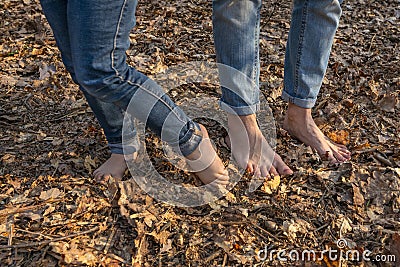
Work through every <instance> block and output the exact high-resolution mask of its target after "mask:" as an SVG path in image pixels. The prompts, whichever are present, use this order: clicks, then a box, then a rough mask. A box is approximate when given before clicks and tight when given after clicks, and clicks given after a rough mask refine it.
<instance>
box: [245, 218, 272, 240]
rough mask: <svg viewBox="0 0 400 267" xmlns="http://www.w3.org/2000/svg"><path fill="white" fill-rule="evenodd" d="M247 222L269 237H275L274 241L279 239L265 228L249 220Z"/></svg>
mask: <svg viewBox="0 0 400 267" xmlns="http://www.w3.org/2000/svg"><path fill="white" fill-rule="evenodd" d="M249 223H250V224H251V225H252V226H254V227H255V228H257V229H258V230H260V231H261V232H263V233H265V234H267V235H268V236H269V237H272V238H273V239H275V240H276V241H279V238H277V237H276V236H275V235H273V234H271V233H270V232H268V231H267V230H265V229H264V228H262V227H260V226H258V225H257V224H255V223H253V222H251V221H249Z"/></svg>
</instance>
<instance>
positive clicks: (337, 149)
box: [213, 0, 350, 176]
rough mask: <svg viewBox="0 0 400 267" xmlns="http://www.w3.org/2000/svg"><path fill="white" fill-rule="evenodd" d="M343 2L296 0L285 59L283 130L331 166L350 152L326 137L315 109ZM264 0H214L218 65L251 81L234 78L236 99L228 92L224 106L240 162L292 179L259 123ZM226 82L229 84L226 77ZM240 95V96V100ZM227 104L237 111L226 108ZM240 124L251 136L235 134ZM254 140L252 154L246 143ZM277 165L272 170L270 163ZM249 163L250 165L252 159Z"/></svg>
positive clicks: (249, 166)
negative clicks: (273, 151)
mask: <svg viewBox="0 0 400 267" xmlns="http://www.w3.org/2000/svg"><path fill="white" fill-rule="evenodd" d="M340 4H341V1H338V0H294V1H293V11H292V20H291V26H290V31H289V36H288V41H287V47H286V55H285V73H284V91H283V93H282V97H283V98H284V99H285V100H286V101H288V102H289V104H288V110H287V113H286V116H285V120H284V125H283V127H284V128H285V129H286V130H287V131H288V132H289V133H290V134H291V135H292V136H294V137H296V138H298V139H300V140H301V141H303V142H304V143H305V144H307V145H310V146H311V147H312V148H313V149H315V150H316V151H317V152H318V153H319V155H320V156H321V157H322V158H324V159H328V160H329V161H330V162H331V163H338V162H343V161H346V160H349V159H350V152H349V151H348V150H347V149H346V148H345V147H344V146H341V145H337V144H334V143H333V142H331V141H330V140H328V138H326V137H325V136H324V135H323V133H322V132H321V131H320V129H319V128H318V127H317V126H316V124H315V123H314V120H313V118H312V116H311V108H312V107H313V106H314V105H315V102H316V99H317V95H318V92H319V90H320V87H321V85H322V80H323V77H324V75H325V72H326V68H327V64H328V58H329V54H330V50H331V46H332V43H333V38H334V35H335V32H336V30H337V27H338V23H339V18H340V15H341V7H340ZM260 9H261V0H240V1H238V0H214V1H213V26H214V42H215V48H216V52H217V61H218V62H219V63H222V64H225V65H228V66H231V67H233V68H235V69H237V70H239V71H241V72H243V73H244V74H245V75H246V76H247V77H249V79H250V80H252V82H251V83H250V82H244V81H243V79H241V78H240V77H229V79H231V81H230V82H231V83H233V84H234V85H233V87H234V88H235V86H236V88H237V89H236V92H235V93H236V94H229V92H228V93H225V94H224V90H223V95H222V103H221V107H222V108H223V109H226V110H227V111H228V110H234V113H235V114H237V115H239V119H238V117H237V116H228V118H229V121H228V125H229V128H230V130H231V134H230V143H231V144H232V152H233V154H234V157H235V158H236V160H237V161H238V162H239V164H241V165H242V166H243V167H247V168H248V169H249V170H250V171H253V172H255V173H256V174H258V173H260V174H261V175H262V176H268V174H272V175H276V174H281V175H285V174H290V173H292V171H291V170H290V168H289V167H288V166H287V165H286V164H285V163H284V162H283V161H282V159H281V158H280V157H279V156H278V155H276V154H275V155H274V156H273V157H271V156H270V155H271V151H272V150H271V148H270V146H269V145H268V142H267V141H266V140H265V138H264V137H263V135H262V133H261V131H260V129H259V127H258V125H257V121H256V117H255V112H254V111H255V110H256V109H257V103H258V101H259V98H258V80H259V68H260V63H259V51H258V49H259V26H260ZM221 79H222V80H223V79H228V78H227V77H225V76H224V75H222V78H221ZM224 82H226V81H224ZM237 95H239V96H241V97H239V98H238V97H237ZM227 103H235V104H236V105H235V106H229V107H227ZM238 120H241V121H242V123H243V124H244V125H245V128H246V130H247V133H243V132H241V131H237V130H236V128H237V127H236V126H237V125H238V122H239V121H238ZM246 135H247V136H248V139H249V144H250V148H254V149H250V151H253V154H254V155H255V156H253V155H248V154H247V152H245V153H243V151H248V150H249V149H247V148H246V147H243V145H244V143H243V142H241V140H243V138H246ZM271 158H273V160H272V166H271V160H268V159H271ZM247 159H248V160H247Z"/></svg>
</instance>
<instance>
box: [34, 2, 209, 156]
mask: <svg viewBox="0 0 400 267" xmlns="http://www.w3.org/2000/svg"><path fill="white" fill-rule="evenodd" d="M40 3H41V5H42V9H43V12H44V14H45V16H46V18H47V20H48V22H49V24H50V26H51V28H52V30H53V33H54V36H55V39H56V42H57V46H58V47H59V49H60V51H61V56H62V60H63V62H64V65H65V66H66V68H67V70H68V71H69V73H70V74H71V77H72V79H73V80H74V81H75V82H76V83H77V84H78V85H79V87H80V89H81V90H82V92H83V93H84V95H85V97H86V99H87V101H88V103H89V105H90V107H91V108H92V110H93V112H94V114H95V116H96V118H97V119H98V121H99V123H100V124H101V126H102V128H103V129H104V133H105V135H106V138H107V141H108V143H109V146H110V149H111V152H112V153H117V154H122V153H132V152H134V151H135V150H136V149H137V148H136V147H135V145H136V144H135V142H134V139H135V133H136V132H135V129H134V127H133V124H130V126H128V127H130V129H131V131H128V132H131V133H128V134H127V136H125V137H124V144H122V129H123V121H124V113H125V112H129V115H131V116H132V117H134V118H137V119H139V120H141V121H145V122H146V126H147V127H149V128H150V129H151V130H152V131H153V132H154V133H156V134H157V135H158V136H161V137H162V139H163V141H166V142H167V143H169V144H170V145H171V146H172V147H173V148H175V149H176V150H177V151H179V152H180V153H181V154H182V155H184V156H187V155H189V154H191V153H192V152H193V151H194V150H195V149H196V148H197V146H198V145H199V143H200V142H201V140H202V136H201V134H200V128H199V125H198V124H196V123H195V122H193V121H192V120H191V119H190V118H188V117H187V116H186V114H185V113H184V112H183V111H182V110H181V109H180V108H179V107H177V106H176V105H175V103H174V102H173V101H172V100H171V99H170V98H169V97H168V96H167V95H166V94H165V93H164V91H163V90H162V88H160V87H159V86H158V85H157V84H156V83H155V82H153V81H152V80H150V79H149V78H148V77H147V76H145V75H144V74H142V73H140V72H139V71H137V70H136V69H135V68H133V67H132V66H129V65H128V64H127V62H126V51H127V49H128V48H129V46H130V40H129V33H130V31H131V29H132V28H133V27H134V25H135V20H136V18H135V11H136V5H137V0H41V1H40ZM135 95H136V96H138V95H139V96H140V97H134V96H135ZM131 99H135V101H133V103H130V102H131ZM130 140H131V141H132V143H130V142H129V141H130Z"/></svg>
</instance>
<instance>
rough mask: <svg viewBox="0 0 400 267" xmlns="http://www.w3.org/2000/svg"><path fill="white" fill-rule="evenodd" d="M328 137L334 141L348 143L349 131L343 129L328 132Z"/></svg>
mask: <svg viewBox="0 0 400 267" xmlns="http://www.w3.org/2000/svg"><path fill="white" fill-rule="evenodd" d="M327 135H328V137H329V138H330V139H331V140H332V141H333V142H335V143H338V144H342V145H347V144H349V132H348V131H345V130H340V131H335V132H330V133H328V134H327Z"/></svg>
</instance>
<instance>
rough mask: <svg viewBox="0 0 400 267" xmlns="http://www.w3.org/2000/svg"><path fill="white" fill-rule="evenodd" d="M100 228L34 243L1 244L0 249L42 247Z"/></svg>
mask: <svg viewBox="0 0 400 267" xmlns="http://www.w3.org/2000/svg"><path fill="white" fill-rule="evenodd" d="M98 229H99V227H98V226H96V227H94V228H92V229H89V230H87V231H83V232H80V233H76V234H71V235H67V236H63V237H58V238H53V239H51V240H46V241H40V242H32V243H28V244H18V245H12V246H0V249H2V250H4V249H16V248H29V247H40V246H43V245H47V244H50V243H51V242H57V241H62V240H65V239H68V238H73V237H76V236H80V235H86V234H89V233H92V232H95V231H97V230H98Z"/></svg>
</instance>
